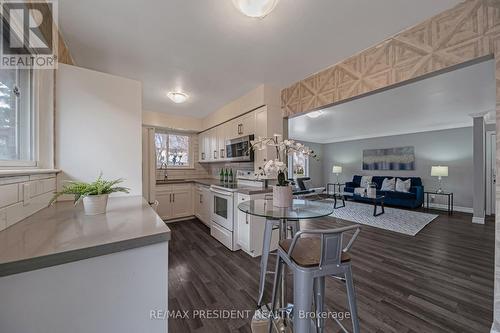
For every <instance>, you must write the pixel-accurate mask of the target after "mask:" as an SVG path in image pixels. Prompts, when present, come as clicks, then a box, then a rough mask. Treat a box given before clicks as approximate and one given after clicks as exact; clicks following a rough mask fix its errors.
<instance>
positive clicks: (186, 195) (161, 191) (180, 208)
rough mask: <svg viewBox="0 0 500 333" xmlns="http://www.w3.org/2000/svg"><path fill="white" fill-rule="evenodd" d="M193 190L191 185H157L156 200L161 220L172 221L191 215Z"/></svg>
mask: <svg viewBox="0 0 500 333" xmlns="http://www.w3.org/2000/svg"><path fill="white" fill-rule="evenodd" d="M192 192H193V188H192V185H191V184H174V185H158V186H157V187H156V200H157V201H158V203H159V204H158V215H160V217H161V218H162V219H163V220H174V219H179V218H183V217H188V216H192V215H193V193H192Z"/></svg>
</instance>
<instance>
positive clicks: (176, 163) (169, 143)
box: [155, 132, 193, 169]
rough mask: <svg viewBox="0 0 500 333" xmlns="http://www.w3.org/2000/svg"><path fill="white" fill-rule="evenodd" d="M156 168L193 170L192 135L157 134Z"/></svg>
mask: <svg viewBox="0 0 500 333" xmlns="http://www.w3.org/2000/svg"><path fill="white" fill-rule="evenodd" d="M155 147H156V168H157V169H167V168H168V169H171V168H192V167H193V155H192V149H191V135H189V134H181V133H168V132H156V133H155Z"/></svg>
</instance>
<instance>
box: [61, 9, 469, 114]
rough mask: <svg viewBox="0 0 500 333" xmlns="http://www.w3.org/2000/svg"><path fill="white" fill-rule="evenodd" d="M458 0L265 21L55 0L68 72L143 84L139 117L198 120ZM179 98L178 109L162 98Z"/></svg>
mask: <svg viewBox="0 0 500 333" xmlns="http://www.w3.org/2000/svg"><path fill="white" fill-rule="evenodd" d="M459 2H460V0H419V1H415V0H377V1H374V0H314V1H308V0H283V1H281V2H280V3H279V4H278V6H277V7H276V9H275V10H274V11H273V12H272V13H271V14H270V15H269V16H267V17H266V18H264V19H262V20H260V19H251V18H248V17H245V16H243V15H242V14H240V13H239V12H238V11H237V10H236V9H235V8H234V7H233V5H232V1H231V0H149V1H137V0H134V1H132V0H85V1H82V0H62V1H59V13H60V14H59V23H60V25H61V29H62V32H63V35H64V38H65V40H66V42H67V44H68V47H69V49H70V52H71V54H72V56H73V58H74V60H75V62H76V63H77V65H79V66H82V67H87V68H91V69H95V70H99V71H103V72H107V73H111V74H115V75H120V76H124V77H129V78H133V79H137V80H140V81H142V82H143V89H144V95H143V96H144V102H143V108H144V109H145V110H151V111H163V112H168V113H173V114H180V115H189V116H196V117H202V116H205V115H207V114H209V113H211V112H213V111H215V110H217V109H218V108H220V107H221V106H223V105H225V104H226V103H228V102H230V101H232V100H234V99H236V98H238V97H239V96H241V95H243V94H245V93H246V92H248V91H250V90H252V89H254V88H255V87H256V86H258V85H260V84H262V83H264V84H271V85H274V86H277V87H279V88H282V87H285V86H288V85H289V84H291V83H293V82H295V81H298V80H300V79H302V78H304V77H306V76H307V75H309V74H311V73H314V72H317V71H319V70H321V69H323V68H325V67H327V66H329V65H332V64H334V63H336V62H338V61H340V60H342V59H345V58H346V57H348V56H350V55H352V54H354V53H356V52H358V51H361V50H363V49H365V48H367V47H369V46H371V45H373V44H375V43H377V42H379V41H381V40H383V39H385V38H387V37H389V36H391V35H393V34H395V33H397V32H399V31H401V30H402V29H404V28H406V27H410V26H413V25H415V24H417V23H419V22H421V21H423V20H424V19H426V18H428V17H430V16H432V15H434V14H437V13H439V12H441V11H443V10H445V9H447V8H450V7H452V6H453V5H455V4H457V3H459ZM174 89H182V90H185V91H186V92H187V93H188V94H190V95H191V98H190V100H189V102H187V103H185V104H183V105H176V104H173V103H172V102H171V101H170V100H168V99H167V97H166V92H167V91H169V90H174Z"/></svg>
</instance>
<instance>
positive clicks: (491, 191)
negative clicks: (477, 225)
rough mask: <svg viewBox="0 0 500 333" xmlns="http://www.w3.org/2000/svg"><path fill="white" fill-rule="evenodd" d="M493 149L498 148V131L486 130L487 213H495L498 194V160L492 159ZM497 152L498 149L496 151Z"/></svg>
mask: <svg viewBox="0 0 500 333" xmlns="http://www.w3.org/2000/svg"><path fill="white" fill-rule="evenodd" d="M493 149H496V131H487V132H486V163H485V167H486V180H485V181H486V215H494V214H495V203H494V200H495V196H496V195H495V194H496V172H495V169H496V161H494V160H493V159H492V157H493V154H492V153H493ZM495 153H496V151H495Z"/></svg>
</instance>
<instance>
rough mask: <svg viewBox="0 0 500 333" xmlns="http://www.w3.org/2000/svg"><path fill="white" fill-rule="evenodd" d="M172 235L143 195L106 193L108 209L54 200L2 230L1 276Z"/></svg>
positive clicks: (168, 238) (0, 242)
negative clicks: (89, 212)
mask: <svg viewBox="0 0 500 333" xmlns="http://www.w3.org/2000/svg"><path fill="white" fill-rule="evenodd" d="M168 240H170V229H169V228H168V227H167V226H166V225H165V223H164V222H163V221H162V220H161V219H160V217H159V216H158V215H157V214H156V213H155V211H154V210H153V209H152V208H151V206H150V205H149V204H148V203H147V202H146V201H145V200H144V199H143V198H142V196H123V197H110V198H109V201H108V210H107V213H106V214H101V215H95V216H86V215H84V214H83V207H82V205H81V204H80V205H78V206H77V207H74V206H73V202H67V201H66V202H58V203H56V204H54V205H53V206H51V207H47V208H44V209H42V210H41V211H39V212H37V213H35V214H33V215H31V216H30V217H28V218H26V219H24V220H22V221H20V222H18V223H16V224H14V225H12V226H11V227H9V228H7V229H5V230H3V231H1V232H0V276H6V275H11V274H17V273H21V272H26V271H31V270H35V269H39V268H43V267H49V266H55V265H60V264H64V263H68V262H73V261H78V260H83V259H87V258H91V257H96V256H102V255H105V254H110V253H114V252H120V251H124V250H128V249H133V248H137V247H142V246H146V245H150V244H155V243H160V242H165V241H168Z"/></svg>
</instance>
